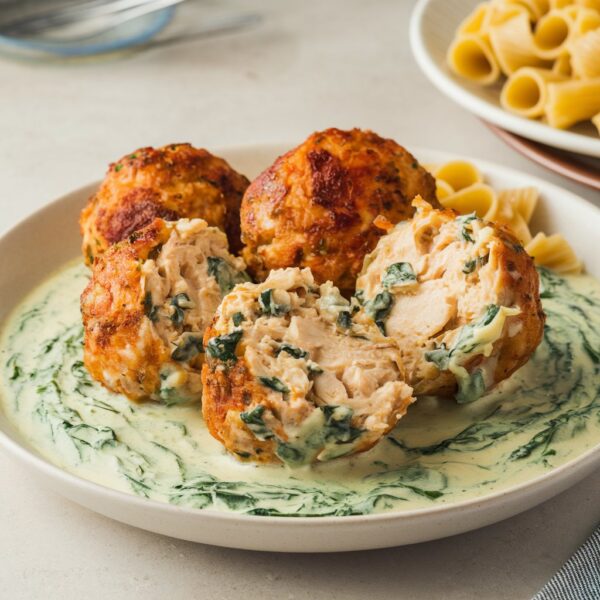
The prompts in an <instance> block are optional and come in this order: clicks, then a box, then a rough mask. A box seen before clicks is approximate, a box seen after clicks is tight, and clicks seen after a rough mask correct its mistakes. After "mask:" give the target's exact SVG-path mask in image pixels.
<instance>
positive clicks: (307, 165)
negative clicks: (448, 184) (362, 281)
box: [241, 129, 439, 290]
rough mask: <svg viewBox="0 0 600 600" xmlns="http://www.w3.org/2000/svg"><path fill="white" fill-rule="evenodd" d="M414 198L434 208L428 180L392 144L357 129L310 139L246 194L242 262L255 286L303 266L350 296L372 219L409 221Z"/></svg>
mask: <svg viewBox="0 0 600 600" xmlns="http://www.w3.org/2000/svg"><path fill="white" fill-rule="evenodd" d="M417 194H420V195H421V196H422V197H423V198H424V199H425V200H428V201H429V202H430V203H431V204H432V205H434V206H435V207H438V206H439V203H438V202H437V199H436V195H435V180H434V178H433V177H432V175H431V174H430V173H428V172H427V171H426V170H425V169H424V168H423V167H421V166H420V165H419V163H418V161H417V160H416V159H415V158H414V156H412V155H411V154H410V153H409V152H408V151H406V150H405V149H404V148H403V147H402V146H399V145H398V144H397V143H396V142H394V141H393V140H390V139H384V138H382V137H380V136H378V135H377V134H375V133H373V132H371V131H361V130H359V129H352V130H350V131H341V130H339V129H328V130H326V131H323V132H318V133H314V134H313V135H311V136H310V137H309V138H308V139H307V140H306V141H305V142H303V143H302V144H301V145H300V146H298V147H297V148H294V149H293V150H290V151H289V152H287V153H286V154H284V155H283V156H281V157H279V158H278V159H277V160H276V161H275V163H274V164H273V165H272V166H271V167H269V168H268V169H267V170H265V171H264V172H263V173H261V175H259V176H258V177H257V178H256V179H255V180H254V181H253V182H252V183H251V184H250V186H249V187H248V189H247V190H246V193H245V194H244V199H243V201H242V208H241V227H242V239H243V241H244V243H245V248H244V250H243V256H244V259H245V260H246V262H247V264H248V266H249V270H250V271H251V272H252V273H253V274H254V276H255V277H257V278H258V279H264V278H265V277H266V275H267V274H268V272H269V270H271V269H277V268H285V267H310V269H311V270H312V272H313V274H314V276H315V279H316V280H317V282H319V283H321V282H324V281H327V280H331V281H333V282H334V284H335V285H337V286H338V287H340V288H341V289H343V290H351V289H353V287H354V284H355V280H356V276H357V274H358V272H359V271H360V269H361V267H362V262H363V259H364V257H365V255H366V254H368V253H369V252H370V251H371V250H372V249H373V248H374V247H375V245H376V243H377V240H378V239H379V237H381V235H383V232H382V231H381V230H380V229H378V228H377V227H376V226H375V225H374V224H373V221H374V220H375V218H376V217H377V216H378V215H382V216H384V217H386V218H387V219H388V220H389V221H391V222H392V223H397V222H399V221H401V220H405V219H408V218H410V217H411V216H412V215H413V213H414V208H413V207H412V206H411V201H412V199H413V198H414V196H416V195H417ZM272 223H274V224H275V225H274V227H272V226H271V224H272Z"/></svg>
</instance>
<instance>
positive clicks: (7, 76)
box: [0, 0, 600, 600]
mask: <svg viewBox="0 0 600 600" xmlns="http://www.w3.org/2000/svg"><path fill="white" fill-rule="evenodd" d="M252 4H253V7H252V8H251V9H252V10H256V11H257V12H259V13H260V14H261V15H262V17H263V19H262V22H261V23H260V24H259V25H257V26H255V27H252V28H249V29H247V30H245V31H243V32H239V33H236V34H227V35H222V36H219V37H214V38H211V39H204V40H198V39H196V40H192V41H187V42H186V43H182V44H178V45H169V46H164V47H159V48H154V49H151V50H148V51H145V52H142V53H138V54H134V55H128V56H125V57H120V58H117V59H111V60H105V59H104V60H91V61H85V62H79V63H74V64H62V63H58V64H48V63H30V62H22V61H21V62H17V61H12V60H10V59H8V58H6V57H1V56H0V90H1V91H0V181H1V190H2V191H1V193H0V232H1V231H3V230H5V229H7V228H8V227H10V226H11V225H12V224H14V223H15V222H16V221H17V220H19V219H21V218H22V217H23V216H25V215H27V214H29V213H31V212H33V211H34V210H36V209H37V208H38V207H40V206H42V205H43V204H44V203H45V202H47V201H49V200H51V199H52V198H54V197H56V196H59V195H61V194H63V193H64V192H66V191H69V190H71V189H73V188H75V187H78V186H81V185H83V184H85V183H87V182H89V181H90V180H94V179H98V178H99V177H101V176H102V174H103V173H104V170H105V168H106V165H107V164H108V162H109V161H110V160H112V159H116V158H118V157H119V156H121V155H123V154H124V153H126V152H128V151H131V150H133V149H135V148H136V147H139V146H142V145H162V144H166V143H170V142H176V141H190V142H192V143H194V144H196V145H199V146H206V147H208V148H211V147H212V148H214V147H218V146H226V145H232V144H240V143H253V142H274V141H285V140H292V141H300V140H302V139H303V138H304V137H306V136H307V135H308V134H309V133H310V132H312V131H313V130H316V129H320V128H325V127H328V126H333V125H335V126H338V127H341V128H347V127H352V126H360V127H368V128H371V129H374V130H375V131H377V132H379V133H381V134H384V135H387V136H391V137H394V138H396V139H397V140H398V141H399V142H400V143H402V144H404V145H406V146H407V147H408V148H411V147H414V146H422V147H431V148H437V149H441V150H448V151H455V152H458V153H464V154H470V155H473V156H477V157H480V158H484V159H487V160H490V161H495V162H498V163H502V164H506V165H510V166H512V167H515V168H518V169H521V170H523V171H526V172H528V173H532V174H535V175H539V176H542V177H545V178H546V179H548V180H550V181H553V182H555V183H558V184H560V185H563V186H564V187H566V188H568V189H571V190H573V191H575V192H576V193H579V194H580V195H581V196H583V197H584V198H586V199H588V200H590V201H593V202H595V203H597V204H600V194H598V193H597V192H594V191H592V190H590V189H587V188H584V187H582V186H578V185H576V184H573V183H570V182H569V181H567V180H565V179H562V178H560V177H558V176H554V175H552V174H550V173H548V172H547V171H545V170H543V169H542V168H540V167H537V166H535V165H533V164H532V163H530V162H528V161H527V160H526V159H524V158H521V157H520V156H519V155H517V154H515V153H514V152H513V151H511V150H510V149H509V148H508V147H507V146H505V145H504V144H503V143H502V142H501V141H499V140H498V139H496V138H495V137H494V136H493V135H492V134H491V133H490V132H489V131H488V130H487V129H486V128H485V127H484V126H483V125H482V124H481V123H480V122H479V121H478V120H477V119H476V118H474V117H473V116H471V115H470V114H468V113H466V112H465V111H463V110H462V109H461V108H459V107H457V106H455V105H454V104H453V103H452V102H451V101H449V100H447V99H446V98H444V97H442V96H441V95H440V94H438V92H437V91H436V90H435V89H434V88H433V87H432V86H431V84H430V83H429V82H428V81H426V80H425V78H424V76H423V75H421V73H420V72H419V71H418V69H417V67H416V65H415V62H414V61H413V58H412V56H411V54H410V50H409V44H408V36H407V25H408V19H409V15H410V11H411V8H412V6H413V2H412V1H410V0H406V1H405V0H396V1H394V0H380V1H376V2H375V1H371V2H367V0H363V1H359V0H328V1H327V2H324V1H319V0H310V1H303V2H286V1H283V0H279V1H278V0H268V1H267V0H265V1H260V2H253V3H252ZM205 5H208V6H209V7H210V8H211V9H214V8H215V7H216V6H217V0H213V1H212V2H208V1H207V2H204V3H202V2H201V3H200V5H196V6H190V7H186V8H185V9H184V10H185V14H186V15H187V17H188V18H187V19H185V20H184V21H185V23H188V24H193V22H194V19H196V18H201V17H202V12H203V7H204V6H205ZM221 7H222V8H223V10H231V11H235V10H237V9H244V10H249V9H250V7H249V3H245V2H243V0H238V1H233V0H227V1H226V2H221ZM181 16H183V13H182V14H181V15H180V17H181ZM180 23H181V20H180ZM599 489H600V472H597V473H596V474H594V475H593V476H591V477H589V478H588V479H586V480H585V481H583V482H582V483H580V484H579V485H577V486H575V487H574V488H572V489H571V490H569V491H567V492H565V493H563V494H562V495H560V496H559V497H557V498H555V499H553V500H551V501H549V502H547V503H545V504H543V505H542V506H539V507H538V508H535V509H533V510H530V511H528V512H526V513H524V514H522V515H520V516H517V517H515V518H512V519H510V520H508V521H505V522H503V523H499V524H497V525H493V526H490V527H487V528H485V529H481V530H479V531H475V532H472V533H467V534H464V535H460V536H456V537H453V538H448V539H445V540H440V541H436V542H430V543H426V544H419V545H414V546H408V547H401V548H394V549H389V550H378V551H372V552H356V553H349V554H329V555H291V554H288V555H276V554H264V553H253V552H247V551H239V550H228V549H223V548H214V547H209V546H202V545H198V544H192V543H188V542H182V541H178V540H175V539H170V538H166V537H161V536H159V535H155V534H151V533H147V532H144V531H141V530H136V529H133V528H131V527H128V526H125V525H121V524H119V523H116V522H113V521H110V520H108V519H106V518H104V517H101V516H98V515H96V514H94V513H92V512H89V511H88V510H85V509H83V508H80V507H79V506H77V505H75V504H72V503H70V502H68V501H66V500H63V499H62V498H60V497H59V496H56V495H54V494H52V493H50V492H47V491H46V490H44V489H42V488H40V487H39V486H38V485H37V483H36V482H35V481H33V480H32V478H31V477H30V476H29V475H28V474H26V473H24V472H23V471H22V470H21V469H20V468H19V467H18V466H17V465H16V464H15V463H14V462H13V461H12V460H11V459H9V458H8V457H7V456H4V455H0V598H6V599H11V600H12V599H21V598H35V599H38V598H44V599H54V598H57V599H71V598H73V599H75V598H76V599H78V600H80V599H82V598H85V599H86V600H88V599H95V598H127V599H128V600H137V599H140V600H149V599H154V598H161V599H162V598H165V599H168V600H177V599H180V598H181V599H187V598H199V599H203V598H210V599H211V600H218V599H221V598H227V599H229V598H238V597H240V596H243V597H244V598H245V599H247V600H253V599H255V598H256V599H258V598H261V599H265V600H267V599H270V598H273V599H277V600H289V599H295V600H301V599H311V600H320V599H327V600H335V599H338V598H339V599H342V598H343V599H344V600H352V599H354V598H356V599H358V598H360V599H364V598H369V600H376V599H379V598H390V599H391V598H418V599H421V598H422V599H428V600H430V599H437V598H443V599H459V598H460V599H466V598H485V599H500V598H507V599H511V600H515V599H520V598H523V599H526V598H529V597H530V596H531V595H532V594H533V593H534V592H535V591H536V590H537V589H538V588H539V587H540V586H541V585H542V584H543V583H544V582H545V581H546V580H547V579H548V578H549V577H550V576H551V575H552V573H554V572H555V571H556V569H557V568H558V567H559V566H560V565H561V563H562V562H563V561H564V560H565V559H566V558H567V557H568V556H569V555H570V554H571V553H572V552H573V551H574V550H575V548H576V547H577V546H578V545H579V544H580V543H581V542H582V541H583V540H584V538H585V537H586V536H587V535H588V534H589V533H590V532H591V531H592V529H593V527H594V526H595V524H596V523H597V522H598V521H600V503H599V502H598V499H599V494H598V491H599Z"/></svg>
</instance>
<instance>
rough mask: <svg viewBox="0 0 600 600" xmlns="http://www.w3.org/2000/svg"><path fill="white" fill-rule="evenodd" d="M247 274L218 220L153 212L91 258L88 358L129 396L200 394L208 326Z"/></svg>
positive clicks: (94, 371)
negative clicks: (152, 216) (141, 225)
mask: <svg viewBox="0 0 600 600" xmlns="http://www.w3.org/2000/svg"><path fill="white" fill-rule="evenodd" d="M248 280H249V278H248V276H247V275H246V274H245V272H244V262H243V260H242V259H241V258H235V257H233V256H231V254H229V252H228V251H227V238H226V237H225V234H224V233H223V232H222V231H220V230H219V229H217V228H216V227H209V226H208V225H207V223H206V221H203V220H202V219H192V220H189V219H180V220H179V221H176V222H172V223H170V222H166V221H163V220H162V219H156V220H155V221H154V222H153V223H151V224H150V225H149V226H147V227H145V228H144V229H141V230H139V231H137V232H135V233H133V234H131V235H130V236H129V238H128V239H127V240H125V241H122V242H120V243H118V244H116V245H114V246H112V247H111V248H110V249H109V250H108V251H107V252H105V253H104V254H103V255H102V256H101V257H100V258H98V259H97V260H96V262H95V263H94V266H93V271H92V278H91V280H90V282H89V284H88V285H87V287H86V288H85V290H84V292H83V294H82V295H81V313H82V316H83V325H84V333H85V335H84V362H85V366H86V367H87V369H88V371H89V372H90V374H91V375H92V376H93V377H94V378H95V379H97V380H98V381H99V382H100V383H102V384H103V385H104V386H106V387H107V388H108V389H110V390H112V391H113V392H118V393H122V394H125V395H126V396H128V397H129V398H131V399H132V400H157V401H160V402H163V403H166V404H175V403H180V402H188V401H194V400H199V399H200V397H201V394H202V384H201V377H200V369H201V366H202V362H203V360H204V359H203V357H204V354H203V352H204V349H203V346H202V337H203V335H204V330H205V328H206V327H207V325H208V324H209V323H210V321H211V319H212V317H213V315H214V312H215V310H216V308H217V306H218V305H219V303H220V301H221V297H222V295H224V294H226V293H228V292H229V291H230V290H231V289H232V288H233V286H234V285H235V284H236V283H237V282H242V281H248Z"/></svg>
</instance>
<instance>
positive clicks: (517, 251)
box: [356, 198, 545, 402]
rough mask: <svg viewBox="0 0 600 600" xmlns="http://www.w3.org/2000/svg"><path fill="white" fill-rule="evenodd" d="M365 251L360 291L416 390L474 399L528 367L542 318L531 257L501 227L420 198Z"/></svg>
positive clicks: (465, 399) (458, 399)
mask: <svg viewBox="0 0 600 600" xmlns="http://www.w3.org/2000/svg"><path fill="white" fill-rule="evenodd" d="M414 205H415V206H416V207H417V212H416V214H415V216H414V218H413V219H412V220H411V221H406V222H403V223H399V224H398V225H396V227H395V228H393V229H392V230H391V232H390V233H388V234H387V235H386V236H384V237H382V238H381V240H380V241H379V243H378V245H377V247H376V248H375V250H374V251H373V252H372V253H371V254H370V255H369V256H367V258H366V259H365V264H364V267H363V271H362V273H361V275H360V276H359V278H358V280H357V292H356V295H357V297H358V298H359V300H360V301H361V302H362V303H363V304H364V309H365V311H364V312H365V314H366V315H367V316H369V317H370V318H371V319H372V320H373V321H374V322H376V323H377V324H378V326H379V327H380V329H381V331H382V332H384V333H385V334H386V335H388V336H390V337H392V338H394V339H395V340H396V341H397V342H398V345H399V347H400V349H401V351H402V358H403V362H404V366H405V368H406V369H407V381H408V382H409V383H410V384H411V385H412V386H413V387H414V389H415V393H416V394H418V395H421V394H432V395H449V394H454V393H455V392H456V399H457V401H458V402H470V401H473V400H476V399H477V398H479V397H480V396H481V395H482V394H483V393H484V392H485V391H486V390H489V389H490V388H492V387H493V386H494V385H495V384H497V383H498V382H500V381H502V380H503V379H505V378H507V377H508V376H509V375H511V374H512V373H513V372H514V371H515V370H516V369H518V368H519V367H520V366H522V365H523V364H525V363H526V362H527V360H528V359H529V357H530V356H531V354H532V353H533V351H534V350H535V348H536V347H537V345H538V344H539V343H540V341H541V338H542V334H543V327H544V320H545V316H544V313H543V311H542V307H541V303H540V296H539V277H538V273H537V271H536V270H535V268H534V265H533V260H532V259H531V258H530V257H529V256H528V255H527V254H526V252H525V251H524V249H523V247H522V246H521V245H520V244H519V242H518V241H517V239H516V238H515V237H513V235H512V234H511V233H510V232H509V231H508V230H507V229H506V228H505V227H503V226H500V225H496V224H493V223H489V222H485V221H483V220H481V219H479V218H477V217H476V216H475V213H473V214H471V215H464V216H457V215H456V213H454V211H451V210H434V209H433V208H432V207H431V206H430V205H429V204H427V203H426V202H424V201H423V200H422V199H421V198H417V199H415V202H414Z"/></svg>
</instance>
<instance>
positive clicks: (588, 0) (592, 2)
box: [575, 0, 600, 12]
mask: <svg viewBox="0 0 600 600" xmlns="http://www.w3.org/2000/svg"><path fill="white" fill-rule="evenodd" d="M575 3H576V4H577V5H578V6H584V7H585V8H591V9H593V10H597V11H598V12H600V0H575Z"/></svg>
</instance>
